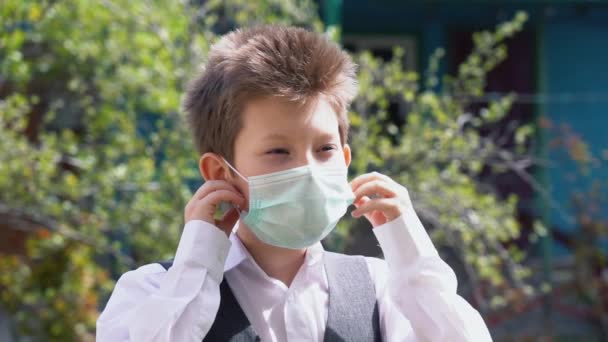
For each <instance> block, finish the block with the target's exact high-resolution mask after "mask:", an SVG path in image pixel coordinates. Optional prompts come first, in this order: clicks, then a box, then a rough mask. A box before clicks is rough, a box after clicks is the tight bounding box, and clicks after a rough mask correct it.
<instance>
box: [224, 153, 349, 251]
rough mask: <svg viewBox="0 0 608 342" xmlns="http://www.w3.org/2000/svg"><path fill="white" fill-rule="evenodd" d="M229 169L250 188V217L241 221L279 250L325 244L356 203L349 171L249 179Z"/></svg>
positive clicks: (316, 169) (311, 169)
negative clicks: (329, 235) (347, 211)
mask: <svg viewBox="0 0 608 342" xmlns="http://www.w3.org/2000/svg"><path fill="white" fill-rule="evenodd" d="M224 161H225V160H224ZM226 164H228V166H229V167H230V168H231V169H232V170H233V171H234V172H236V173H237V174H238V175H239V176H240V177H241V178H243V179H244V180H245V181H247V182H248V184H249V211H241V221H242V222H243V223H245V224H246V225H247V226H248V227H249V229H250V230H251V231H252V232H253V233H254V234H255V235H256V236H257V237H258V239H260V240H262V241H264V242H265V243H267V244H270V245H273V246H278V247H283V248H291V249H300V248H306V247H310V246H312V245H313V244H315V243H317V242H319V241H321V240H322V239H323V238H325V237H326V236H327V235H328V234H329V233H330V232H331V231H332V230H333V229H334V228H335V226H336V224H337V223H338V220H340V218H341V217H342V216H344V214H345V213H346V209H347V208H348V206H349V205H351V204H352V203H353V201H354V199H355V195H354V194H353V192H352V190H351V188H350V185H349V184H348V181H347V174H348V172H347V168H346V166H341V167H320V166H313V165H306V166H301V167H296V168H293V169H289V170H285V171H280V172H274V173H269V174H265V175H259V176H253V177H248V178H246V177H244V176H243V175H241V174H240V173H239V172H238V171H237V170H236V169H235V168H234V167H233V166H232V165H230V163H228V162H226Z"/></svg>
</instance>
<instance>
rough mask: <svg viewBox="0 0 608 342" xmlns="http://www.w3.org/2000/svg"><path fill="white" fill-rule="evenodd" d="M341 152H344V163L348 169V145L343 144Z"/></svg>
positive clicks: (349, 156) (349, 157)
mask: <svg viewBox="0 0 608 342" xmlns="http://www.w3.org/2000/svg"><path fill="white" fill-rule="evenodd" d="M342 151H343V152H344V162H345V163H346V167H349V166H350V159H351V155H350V146H349V145H348V144H344V146H343V147H342Z"/></svg>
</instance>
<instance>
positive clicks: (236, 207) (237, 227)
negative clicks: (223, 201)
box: [222, 157, 249, 233]
mask: <svg viewBox="0 0 608 342" xmlns="http://www.w3.org/2000/svg"><path fill="white" fill-rule="evenodd" d="M222 160H223V161H224V163H226V165H228V167H229V168H230V169H231V170H232V171H234V172H235V173H236V174H237V175H239V177H241V178H242V179H243V180H244V181H245V182H247V183H249V181H248V180H247V178H246V177H244V176H243V175H242V174H241V173H240V172H238V171H237V169H236V168H235V167H234V166H232V165H231V164H230V163H229V162H228V161H227V160H226V159H224V157H222ZM233 206H234V208H235V209H236V210H237V211H238V212H239V216H241V215H242V211H241V208H240V207H239V206H238V205H233ZM238 230H239V225H238V224H237V225H235V227H234V228H232V232H233V233H236V232H237V231H238Z"/></svg>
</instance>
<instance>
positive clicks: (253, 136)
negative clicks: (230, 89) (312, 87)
mask: <svg viewBox="0 0 608 342" xmlns="http://www.w3.org/2000/svg"><path fill="white" fill-rule="evenodd" d="M241 120H242V127H241V130H240V132H239V134H238V135H237V137H236V140H235V142H234V167H235V168H236V169H237V170H238V171H239V172H240V173H241V174H242V175H243V176H245V177H250V176H257V175H261V174H266V173H271V172H278V171H283V170H287V169H291V168H295V167H298V166H303V165H307V164H312V165H318V166H348V165H349V164H350V157H351V156H350V148H349V146H348V145H344V146H342V144H341V142H340V132H339V130H338V118H337V115H336V113H335V111H334V110H333V109H332V107H331V106H330V105H329V103H327V101H325V100H324V99H323V98H319V99H318V100H316V101H311V103H307V104H306V105H296V104H294V103H290V102H284V101H280V100H277V99H276V98H264V99H257V100H253V101H250V102H248V103H247V104H246V105H245V108H244V109H243V113H242V118H241ZM234 181H235V182H236V184H234V185H236V186H237V187H238V188H239V190H240V191H241V192H242V193H243V194H244V195H245V197H246V198H249V194H248V185H247V183H246V182H245V181H244V180H243V179H241V178H240V177H236V179H234Z"/></svg>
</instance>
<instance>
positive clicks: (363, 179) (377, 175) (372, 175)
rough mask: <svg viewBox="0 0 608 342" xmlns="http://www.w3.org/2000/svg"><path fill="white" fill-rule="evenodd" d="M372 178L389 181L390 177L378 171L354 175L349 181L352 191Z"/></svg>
mask: <svg viewBox="0 0 608 342" xmlns="http://www.w3.org/2000/svg"><path fill="white" fill-rule="evenodd" d="M372 180H380V181H386V182H389V181H391V179H390V177H388V176H385V175H383V174H381V173H378V172H370V173H366V174H362V175H360V176H357V177H355V179H353V180H352V181H351V182H350V185H351V187H352V189H353V191H355V190H357V188H359V187H360V186H361V185H362V184H364V183H367V182H369V181H372Z"/></svg>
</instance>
